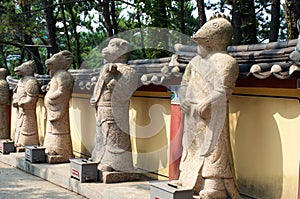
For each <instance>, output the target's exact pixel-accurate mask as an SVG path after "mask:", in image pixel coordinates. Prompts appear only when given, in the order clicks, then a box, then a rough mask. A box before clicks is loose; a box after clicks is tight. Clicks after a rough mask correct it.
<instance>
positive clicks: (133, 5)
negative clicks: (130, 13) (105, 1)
mask: <svg viewBox="0 0 300 199" xmlns="http://www.w3.org/2000/svg"><path fill="white" fill-rule="evenodd" d="M116 1H120V2H121V3H125V4H127V5H129V6H132V7H134V8H135V7H137V6H136V5H135V4H132V3H130V2H127V1H124V0H116Z"/></svg>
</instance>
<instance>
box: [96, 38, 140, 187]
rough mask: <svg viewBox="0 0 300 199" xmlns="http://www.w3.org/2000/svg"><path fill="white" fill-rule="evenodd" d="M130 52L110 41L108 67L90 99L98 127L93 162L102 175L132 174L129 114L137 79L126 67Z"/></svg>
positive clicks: (125, 44)
mask: <svg viewBox="0 0 300 199" xmlns="http://www.w3.org/2000/svg"><path fill="white" fill-rule="evenodd" d="M130 51H131V47H130V45H129V43H128V42H127V41H126V40H123V39H119V38H114V39H112V40H110V42H109V44H108V46H107V47H106V48H104V49H103V50H102V55H103V57H104V58H105V59H106V60H107V61H108V62H109V63H108V64H106V65H104V66H103V69H102V71H101V72H100V74H99V78H98V81H97V83H96V85H95V88H94V94H93V96H92V98H91V105H92V106H93V107H95V109H96V125H97V126H96V138H95V148H94V149H93V152H92V158H93V159H94V160H95V161H97V162H98V161H99V166H98V169H99V170H100V171H103V172H118V171H121V172H134V168H133V162H132V154H131V143H130V133H129V112H128V111H129V100H130V97H131V95H132V93H133V92H134V91H135V90H136V88H137V82H138V76H137V73H136V72H135V70H134V69H132V68H131V67H130V66H128V65H127V64H126V63H127V60H128V58H129V55H130ZM120 174H121V173H120ZM123 179H124V181H126V179H125V178H123Z"/></svg>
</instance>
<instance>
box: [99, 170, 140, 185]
mask: <svg viewBox="0 0 300 199" xmlns="http://www.w3.org/2000/svg"><path fill="white" fill-rule="evenodd" d="M101 179H102V182H103V183H117V182H128V181H136V180H141V175H140V174H139V173H126V172H116V171H114V172H108V171H105V172H101V171H100V180H101Z"/></svg>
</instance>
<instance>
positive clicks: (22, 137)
mask: <svg viewBox="0 0 300 199" xmlns="http://www.w3.org/2000/svg"><path fill="white" fill-rule="evenodd" d="M38 94H39V84H38V81H37V80H36V78H34V77H33V76H25V77H22V78H21V79H20V80H19V82H18V84H17V86H16V87H15V89H14V94H13V104H14V106H16V107H17V108H18V117H17V122H16V130H15V136H14V142H15V145H16V146H20V147H25V146H27V145H38V144H39V138H38V128H37V117H36V103H37V101H38Z"/></svg>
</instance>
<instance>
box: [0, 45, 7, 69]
mask: <svg viewBox="0 0 300 199" xmlns="http://www.w3.org/2000/svg"><path fill="white" fill-rule="evenodd" d="M0 54H1V59H2V62H3V65H2V66H3V67H4V68H6V69H7V71H8V72H9V70H8V67H7V62H6V55H5V53H4V49H3V45H0Z"/></svg>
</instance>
